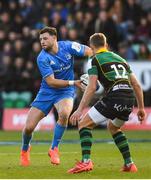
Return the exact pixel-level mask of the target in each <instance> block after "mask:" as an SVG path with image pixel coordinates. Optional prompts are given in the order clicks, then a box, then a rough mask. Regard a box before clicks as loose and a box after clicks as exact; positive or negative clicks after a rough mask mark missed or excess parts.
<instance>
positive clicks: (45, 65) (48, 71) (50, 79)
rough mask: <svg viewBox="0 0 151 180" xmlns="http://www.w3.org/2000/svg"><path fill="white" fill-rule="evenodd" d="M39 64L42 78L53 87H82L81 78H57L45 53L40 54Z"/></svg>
mask: <svg viewBox="0 0 151 180" xmlns="http://www.w3.org/2000/svg"><path fill="white" fill-rule="evenodd" d="M37 65H38V68H39V70H40V73H41V75H42V78H43V79H45V81H46V83H47V84H48V85H49V86H51V87H53V88H64V87H68V86H74V85H75V86H77V87H79V88H82V87H81V80H75V81H74V80H62V79H56V78H55V77H54V72H53V70H52V68H51V66H50V62H49V61H48V60H47V57H46V56H45V55H43V54H40V55H39V56H38V58H37Z"/></svg>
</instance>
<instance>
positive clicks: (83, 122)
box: [78, 114, 96, 130]
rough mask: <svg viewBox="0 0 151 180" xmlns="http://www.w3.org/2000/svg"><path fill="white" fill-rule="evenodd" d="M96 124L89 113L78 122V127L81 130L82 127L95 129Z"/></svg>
mask: <svg viewBox="0 0 151 180" xmlns="http://www.w3.org/2000/svg"><path fill="white" fill-rule="evenodd" d="M95 126H96V124H95V123H94V122H93V121H92V119H91V118H90V117H89V115H88V114H87V115H86V116H85V117H83V119H81V121H79V123H78V129H79V130H81V129H82V128H89V129H91V130H92V129H93V128H94V127H95Z"/></svg>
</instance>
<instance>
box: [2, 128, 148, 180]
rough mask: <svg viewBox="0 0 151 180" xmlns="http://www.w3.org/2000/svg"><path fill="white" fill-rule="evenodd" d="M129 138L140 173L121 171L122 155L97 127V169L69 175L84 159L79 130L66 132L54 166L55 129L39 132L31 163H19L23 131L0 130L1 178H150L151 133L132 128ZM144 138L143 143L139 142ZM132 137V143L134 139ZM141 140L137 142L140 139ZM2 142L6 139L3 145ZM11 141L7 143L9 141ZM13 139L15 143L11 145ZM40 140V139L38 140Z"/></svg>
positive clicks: (35, 139)
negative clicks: (52, 144) (51, 150)
mask: <svg viewBox="0 0 151 180" xmlns="http://www.w3.org/2000/svg"><path fill="white" fill-rule="evenodd" d="M125 134H126V135H127V137H128V138H129V140H130V149H131V154H132V157H133V160H134V161H135V163H136V165H137V167H138V169H139V171H138V172H137V173H121V172H119V169H120V168H121V166H122V165H123V160H122V157H121V155H120V153H119V151H118V149H117V148H116V146H115V145H114V144H113V143H112V142H111V141H109V142H99V140H106V141H108V140H111V139H112V138H111V136H110V135H109V133H108V132H107V131H106V130H94V131H93V137H94V140H97V142H98V143H94V144H93V146H92V156H91V158H92V160H93V162H94V170H93V171H91V172H84V173H80V174H67V170H68V169H70V168H71V167H73V165H74V163H75V159H78V160H80V159H81V150H80V144H79V141H78V140H79V135H78V131H77V130H68V131H66V133H65V135H64V137H63V140H64V142H63V143H62V144H60V151H61V164H60V165H59V166H54V165H51V164H50V162H49V157H48V155H47V152H48V149H49V144H50V143H48V142H49V141H50V142H51V139H52V132H36V133H35V135H34V138H33V141H34V142H33V145H32V151H31V162H32V164H31V166H30V167H26V168H24V167H20V166H19V154H20V146H21V132H4V131H1V132H0V143H1V145H0V178H1V179H3V178H7V179H110V178H111V179H150V178H151V142H150V140H151V138H150V137H151V132H150V131H146V132H145V131H133V132H131V131H130V132H126V133H125ZM140 139H142V140H143V142H141V141H140V142H139V140H140ZM131 140H132V142H131ZM137 141H138V142H137ZM2 142H5V143H4V144H3V143H2ZM6 142H8V144H6ZM10 142H15V143H14V144H13V145H9V144H10ZM37 142H40V144H39V143H37Z"/></svg>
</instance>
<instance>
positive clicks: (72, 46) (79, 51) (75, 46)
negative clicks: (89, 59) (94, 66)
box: [67, 41, 86, 56]
mask: <svg viewBox="0 0 151 180" xmlns="http://www.w3.org/2000/svg"><path fill="white" fill-rule="evenodd" d="M67 47H68V50H69V52H70V53H71V54H72V55H76V56H84V51H85V47H86V46H85V45H83V44H80V43H77V42H74V41H67Z"/></svg>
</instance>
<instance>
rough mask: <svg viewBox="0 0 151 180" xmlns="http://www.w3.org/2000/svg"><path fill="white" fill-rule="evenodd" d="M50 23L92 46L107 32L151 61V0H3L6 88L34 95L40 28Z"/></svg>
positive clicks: (115, 43) (123, 48)
mask: <svg viewBox="0 0 151 180" xmlns="http://www.w3.org/2000/svg"><path fill="white" fill-rule="evenodd" d="M44 26H54V27H56V28H57V30H58V40H66V39H69V40H71V41H77V42H80V43H84V44H87V45H89V42H88V40H89V36H90V35H92V34H93V33H95V32H103V33H104V34H105V35H106V36H107V38H108V43H109V46H110V49H111V50H114V51H116V52H118V53H119V54H120V55H121V56H122V57H123V58H125V59H127V61H132V62H134V61H143V60H146V61H150V60H151V53H150V49H151V48H150V47H151V1H145V0H110V1H108V0H87V1H84V0H73V1H65V0H60V1H58V0H52V1H50V0H43V1H39V0H34V1H32V0H7V1H6V0H1V1H0V59H1V64H0V69H1V73H0V78H1V92H2V91H4V92H11V91H17V92H22V91H29V92H30V93H31V94H32V99H33V98H34V96H35V94H36V92H37V90H38V88H39V86H40V82H41V77H40V74H39V71H38V69H37V65H36V57H37V55H38V53H39V52H40V50H41V47H40V44H39V41H38V31H39V29H41V28H43V27H44ZM83 64H84V61H78V60H77V61H75V77H76V78H79V76H80V75H81V74H82V73H83ZM33 72H34V73H33ZM4 77H5V78H4ZM32 99H31V100H32ZM0 101H1V97H0ZM28 105H29V104H28ZM149 105H151V103H150V104H149Z"/></svg>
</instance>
